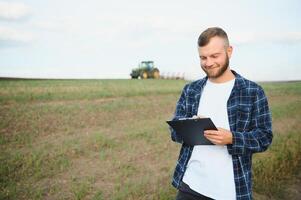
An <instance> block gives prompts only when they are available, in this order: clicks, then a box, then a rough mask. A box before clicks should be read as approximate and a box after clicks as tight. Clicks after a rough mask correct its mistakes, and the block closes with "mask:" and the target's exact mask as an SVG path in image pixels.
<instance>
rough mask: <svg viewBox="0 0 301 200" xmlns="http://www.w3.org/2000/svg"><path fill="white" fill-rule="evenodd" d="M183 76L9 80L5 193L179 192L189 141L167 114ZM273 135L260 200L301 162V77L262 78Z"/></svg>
mask: <svg viewBox="0 0 301 200" xmlns="http://www.w3.org/2000/svg"><path fill="white" fill-rule="evenodd" d="M185 83H186V82H185V81H182V80H1V81H0V152H1V153H0V163H1V165H0V199H98V200H101V199H113V200H117V199H141V200H146V199H162V200H168V199H174V197H175V194H176V190H175V189H174V188H173V187H172V186H171V185H170V181H171V178H172V173H173V169H174V166H175V163H176V160H177V156H178V153H179V148H180V146H179V145H177V144H175V143H173V142H172V141H171V140H170V136H169V132H168V127H167V124H166V123H165V120H166V119H169V118H170V117H171V116H172V114H173V112H174V108H175V104H176V101H177V99H178V97H179V94H180V92H181V89H182V88H183V86H184V84H185ZM262 85H263V87H264V89H265V91H266V93H267V95H268V98H269V102H270V106H271V111H272V116H273V127H274V128H273V129H274V134H275V136H274V141H273V144H272V146H271V148H270V149H269V150H268V151H267V152H265V153H261V154H255V155H254V160H253V172H254V190H255V193H256V194H255V196H256V197H257V199H260V198H262V197H266V198H269V199H281V198H283V197H284V195H285V194H287V188H286V187H283V185H287V184H290V183H291V182H292V179H293V177H294V176H295V175H296V173H298V170H300V169H301V166H300V165H299V163H301V162H300V161H301V156H300V155H301V154H300V153H301V152H300V149H301V146H300V141H301V138H300V130H301V125H300V124H301V123H300V117H299V116H301V92H300V91H301V82H293V83H263V84H262Z"/></svg>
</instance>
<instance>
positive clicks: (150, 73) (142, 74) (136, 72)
mask: <svg viewBox="0 0 301 200" xmlns="http://www.w3.org/2000/svg"><path fill="white" fill-rule="evenodd" d="M130 75H131V77H132V79H136V78H141V79H147V78H154V79H158V78H160V71H159V69H158V68H156V67H154V61H142V62H140V63H139V65H138V68H136V69H133V70H132V73H131V74H130Z"/></svg>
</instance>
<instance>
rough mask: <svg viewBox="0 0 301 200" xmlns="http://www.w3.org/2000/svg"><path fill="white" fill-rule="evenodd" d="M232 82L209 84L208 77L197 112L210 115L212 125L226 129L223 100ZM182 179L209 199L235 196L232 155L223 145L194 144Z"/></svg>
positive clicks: (229, 91)
mask: <svg viewBox="0 0 301 200" xmlns="http://www.w3.org/2000/svg"><path fill="white" fill-rule="evenodd" d="M234 81H235V79H232V80H230V81H227V82H225V83H213V82H211V81H210V80H209V79H208V80H207V83H206V85H205V87H204V90H203V92H202V95H201V98H200V103H199V108H198V115H202V116H205V117H210V118H211V119H212V121H213V123H214V124H215V125H216V127H221V128H224V129H227V130H230V127H229V121H228V113H227V100H228V99H229V96H230V93H231V91H232V88H233V86H234ZM183 182H185V183H186V184H187V185H189V187H190V188H191V189H192V190H194V191H196V192H198V193H200V194H203V195H205V196H208V197H211V198H213V199H222V200H228V199H229V200H230V199H236V192H235V183H234V172H233V163H232V156H231V155H230V154H229V153H228V150H227V146H226V145H196V146H194V148H193V151H192V155H191V157H190V159H189V161H188V164H187V169H186V171H185V174H184V177H183Z"/></svg>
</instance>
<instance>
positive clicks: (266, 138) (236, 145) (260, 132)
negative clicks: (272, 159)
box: [228, 86, 273, 155]
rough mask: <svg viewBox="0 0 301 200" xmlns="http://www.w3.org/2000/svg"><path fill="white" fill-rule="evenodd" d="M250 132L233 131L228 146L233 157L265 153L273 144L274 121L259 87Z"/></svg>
mask: <svg viewBox="0 0 301 200" xmlns="http://www.w3.org/2000/svg"><path fill="white" fill-rule="evenodd" d="M251 112H252V118H251V123H250V129H249V130H250V131H244V132H240V131H232V134H233V141H232V144H230V145H228V151H229V153H230V154H231V155H243V154H246V153H256V152H263V151H265V150H266V149H267V148H268V146H269V145H270V144H271V142H272V138H273V133H272V120H271V113H270V111H269V105H268V101H267V98H266V96H265V93H264V91H263V89H262V88H261V87H260V86H259V87H258V90H257V93H256V98H255V102H254V107H253V109H252V111H251Z"/></svg>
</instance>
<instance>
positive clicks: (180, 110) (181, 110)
mask: <svg viewBox="0 0 301 200" xmlns="http://www.w3.org/2000/svg"><path fill="white" fill-rule="evenodd" d="M187 90H188V85H185V87H184V88H183V90H182V94H181V96H180V98H179V100H178V102H177V105H176V110H175V112H174V115H173V117H172V119H171V120H178V119H179V118H183V117H186V113H187V112H186V109H187V106H186V101H187V100H186V99H187ZM169 130H170V133H171V139H172V141H174V142H178V143H183V138H182V137H181V136H180V135H179V134H177V132H176V131H175V130H174V129H173V128H171V127H169Z"/></svg>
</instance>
